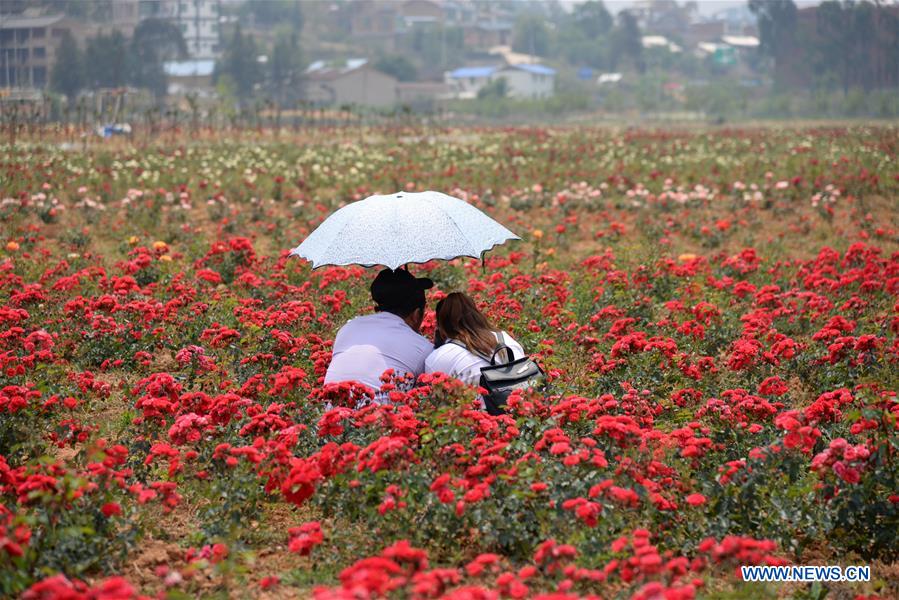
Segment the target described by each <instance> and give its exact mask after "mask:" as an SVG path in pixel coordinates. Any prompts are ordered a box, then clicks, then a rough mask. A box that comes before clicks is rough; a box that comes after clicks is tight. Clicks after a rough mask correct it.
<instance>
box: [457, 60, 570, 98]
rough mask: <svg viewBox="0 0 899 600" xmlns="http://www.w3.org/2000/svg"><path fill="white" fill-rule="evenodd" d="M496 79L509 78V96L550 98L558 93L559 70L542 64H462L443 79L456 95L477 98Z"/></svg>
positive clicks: (507, 83) (507, 79)
mask: <svg viewBox="0 0 899 600" xmlns="http://www.w3.org/2000/svg"><path fill="white" fill-rule="evenodd" d="M497 79H505V80H506V86H507V87H506V89H507V90H508V91H507V94H508V96H509V97H510V98H522V99H537V98H549V97H550V96H552V95H553V94H555V88H556V70H555V69H553V68H552V67H547V66H545V65H539V64H517V65H509V64H505V65H492V66H472V67H461V68H459V69H456V70H454V71H448V72H447V73H446V74H445V75H444V80H445V81H446V83H447V84H448V85H450V86H451V88H452V89H453V90H454V92H455V96H456V97H457V98H463V99H464V98H476V97H477V95H478V92H479V91H480V90H481V88H483V87H484V86H485V85H487V84H488V83H490V82H492V81H495V80H497Z"/></svg>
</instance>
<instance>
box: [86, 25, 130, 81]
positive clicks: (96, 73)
mask: <svg viewBox="0 0 899 600" xmlns="http://www.w3.org/2000/svg"><path fill="white" fill-rule="evenodd" d="M128 62H129V61H128V42H127V40H126V39H125V36H124V35H122V33H121V32H120V31H113V32H112V33H111V34H109V35H105V34H102V33H101V34H99V35H96V36H94V37H92V38H89V39H88V40H87V46H86V47H85V49H84V72H85V79H86V80H87V85H88V86H90V87H92V88H94V89H96V88H113V87H121V86H123V85H125V84H126V83H127V82H128Z"/></svg>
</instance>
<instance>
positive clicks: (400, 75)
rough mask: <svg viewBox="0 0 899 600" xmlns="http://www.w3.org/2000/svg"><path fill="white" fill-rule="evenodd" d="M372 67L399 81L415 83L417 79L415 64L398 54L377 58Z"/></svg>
mask: <svg viewBox="0 0 899 600" xmlns="http://www.w3.org/2000/svg"><path fill="white" fill-rule="evenodd" d="M374 67H375V68H376V69H377V70H378V71H381V72H382V73H387V74H388V75H392V76H393V77H396V78H397V79H398V80H399V81H415V80H416V79H417V78H418V71H417V70H416V68H415V64H414V63H413V62H412V61H411V60H409V59H408V58H406V57H405V56H401V55H399V54H393V55H390V56H383V57H381V58H379V59H378V60H377V61H375V64H374Z"/></svg>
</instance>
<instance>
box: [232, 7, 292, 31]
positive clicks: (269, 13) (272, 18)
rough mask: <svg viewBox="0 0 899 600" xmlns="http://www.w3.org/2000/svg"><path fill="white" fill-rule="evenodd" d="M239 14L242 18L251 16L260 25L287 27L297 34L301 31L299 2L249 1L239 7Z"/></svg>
mask: <svg viewBox="0 0 899 600" xmlns="http://www.w3.org/2000/svg"><path fill="white" fill-rule="evenodd" d="M240 12H241V14H242V15H243V16H250V15H252V17H253V19H254V20H255V21H256V23H258V24H260V25H267V26H269V27H274V26H277V25H289V26H290V27H291V28H292V29H293V30H294V31H296V32H297V33H299V32H300V31H301V30H302V29H303V24H304V19H303V7H302V2H301V1H300V0H250V1H249V2H245V3H244V4H243V5H242V6H241V8H240Z"/></svg>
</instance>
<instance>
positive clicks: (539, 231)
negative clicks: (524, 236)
mask: <svg viewBox="0 0 899 600" xmlns="http://www.w3.org/2000/svg"><path fill="white" fill-rule="evenodd" d="M531 235H533V236H534V239H535V240H541V239H543V230H542V229H535V230H534V231H532V232H531Z"/></svg>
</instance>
